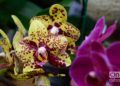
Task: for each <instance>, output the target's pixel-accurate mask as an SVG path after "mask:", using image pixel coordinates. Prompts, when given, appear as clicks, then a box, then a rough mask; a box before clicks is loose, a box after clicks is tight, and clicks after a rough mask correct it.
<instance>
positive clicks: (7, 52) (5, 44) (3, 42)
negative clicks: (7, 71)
mask: <svg viewBox="0 0 120 86" xmlns="http://www.w3.org/2000/svg"><path fill="white" fill-rule="evenodd" d="M0 34H1V35H2V37H3V39H2V40H0V45H1V47H2V48H3V50H4V52H5V55H6V59H7V61H8V62H9V63H11V64H12V62H13V60H12V57H11V56H10V50H11V49H12V45H11V43H10V41H9V39H8V36H7V35H6V34H5V33H4V32H3V31H2V30H1V29H0Z"/></svg>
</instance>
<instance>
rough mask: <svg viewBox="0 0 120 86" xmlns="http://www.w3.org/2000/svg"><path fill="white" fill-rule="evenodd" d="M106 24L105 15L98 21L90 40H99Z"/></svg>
mask: <svg viewBox="0 0 120 86" xmlns="http://www.w3.org/2000/svg"><path fill="white" fill-rule="evenodd" d="M104 26H105V17H104V16H103V17H101V18H100V19H99V20H98V21H97V23H96V25H95V27H94V29H93V31H92V32H91V33H90V35H89V40H90V41H92V40H97V39H98V38H99V37H100V35H101V34H102V31H103V29H104Z"/></svg>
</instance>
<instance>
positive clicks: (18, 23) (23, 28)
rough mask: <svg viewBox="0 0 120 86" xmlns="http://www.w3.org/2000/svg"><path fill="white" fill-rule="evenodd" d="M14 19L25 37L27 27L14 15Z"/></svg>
mask: <svg viewBox="0 0 120 86" xmlns="http://www.w3.org/2000/svg"><path fill="white" fill-rule="evenodd" d="M12 19H13V20H14V22H15V24H16V25H17V27H18V31H20V32H21V33H22V34H23V35H25V33H26V30H25V27H24V26H23V24H22V23H21V21H20V20H19V18H18V17H17V16H15V15H12Z"/></svg>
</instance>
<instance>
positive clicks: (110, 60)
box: [70, 17, 120, 86]
mask: <svg viewBox="0 0 120 86" xmlns="http://www.w3.org/2000/svg"><path fill="white" fill-rule="evenodd" d="M105 27H106V25H105V19H104V17H102V18H100V19H99V20H98V22H97V24H96V25H95V28H94V29H93V31H92V32H91V33H90V35H89V36H88V37H86V39H85V40H84V41H83V42H82V44H81V46H79V48H78V51H77V57H76V59H75V60H74V61H73V64H72V66H71V68H70V76H71V78H72V81H73V82H74V83H75V84H77V85H75V84H74V86H105V85H106V83H108V82H109V72H110V71H119V67H120V64H119V63H120V62H119V60H118V58H119V56H120V53H119V51H120V42H115V43H113V44H112V45H111V46H110V47H109V48H107V49H106V48H105V47H104V46H103V45H102V42H103V41H104V40H105V39H106V38H108V37H109V36H110V35H111V34H112V33H113V32H114V31H115V29H116V23H114V24H113V25H111V26H110V27H109V28H108V29H107V30H105ZM103 31H104V32H103Z"/></svg>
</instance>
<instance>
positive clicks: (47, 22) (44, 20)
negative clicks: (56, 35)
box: [30, 15, 52, 28]
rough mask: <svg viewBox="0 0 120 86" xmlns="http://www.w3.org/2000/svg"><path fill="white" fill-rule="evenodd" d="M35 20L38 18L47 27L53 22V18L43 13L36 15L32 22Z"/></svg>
mask: <svg viewBox="0 0 120 86" xmlns="http://www.w3.org/2000/svg"><path fill="white" fill-rule="evenodd" d="M34 20H38V21H40V22H41V23H43V24H44V25H45V27H46V28H47V27H48V26H49V25H51V24H52V20H51V18H50V16H48V15H42V16H35V17H33V18H32V19H31V21H30V22H33V21H34Z"/></svg>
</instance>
